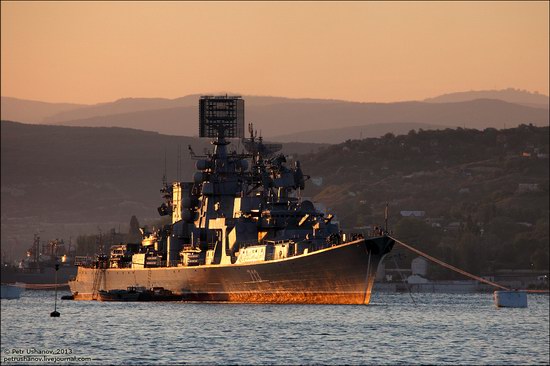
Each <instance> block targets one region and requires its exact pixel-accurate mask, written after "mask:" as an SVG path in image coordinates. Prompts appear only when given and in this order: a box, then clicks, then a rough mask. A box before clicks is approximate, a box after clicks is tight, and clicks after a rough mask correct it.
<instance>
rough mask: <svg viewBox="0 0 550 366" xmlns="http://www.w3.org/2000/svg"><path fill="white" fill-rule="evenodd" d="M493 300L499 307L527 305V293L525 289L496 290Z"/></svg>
mask: <svg viewBox="0 0 550 366" xmlns="http://www.w3.org/2000/svg"><path fill="white" fill-rule="evenodd" d="M493 300H494V301H495V305H496V307H497V308H526V307H527V293H526V292H525V291H500V290H499V291H495V292H494V294H493Z"/></svg>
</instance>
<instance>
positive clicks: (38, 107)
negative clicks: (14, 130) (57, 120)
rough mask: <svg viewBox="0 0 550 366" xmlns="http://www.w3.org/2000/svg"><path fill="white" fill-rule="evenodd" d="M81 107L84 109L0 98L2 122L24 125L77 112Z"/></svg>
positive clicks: (77, 106)
mask: <svg viewBox="0 0 550 366" xmlns="http://www.w3.org/2000/svg"><path fill="white" fill-rule="evenodd" d="M83 107H85V105H84V104H71V103H46V102H39V101H35V100H26V99H18V98H11V97H2V98H0V110H1V111H2V120H12V121H21V122H25V123H39V122H42V121H43V120H44V119H45V118H46V117H48V116H51V115H55V114H57V113H62V112H67V111H71V110H77V109H80V108H83Z"/></svg>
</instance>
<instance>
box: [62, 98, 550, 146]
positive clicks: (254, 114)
mask: <svg viewBox="0 0 550 366" xmlns="http://www.w3.org/2000/svg"><path fill="white" fill-rule="evenodd" d="M247 101H248V99H247ZM198 118H199V117H198V110H197V108H196V107H176V108H170V109H158V110H147V111H140V112H132V113H126V114H115V115H111V116H102V117H92V118H88V119H83V120H74V121H66V122H61V123H59V124H60V125H67V126H90V127H110V126H116V127H126V128H137V129H142V130H146V131H156V132H159V133H163V134H169V135H184V136H194V135H198V128H197V121H198ZM246 120H247V121H248V122H253V123H254V127H255V128H256V129H258V130H259V131H260V132H261V133H262V134H263V136H264V137H266V138H269V139H274V137H275V136H284V135H294V134H300V133H302V132H305V131H318V130H330V129H334V127H336V126H337V127H338V128H345V127H354V126H368V125H373V124H377V125H384V124H387V125H388V128H387V130H386V131H383V130H377V131H379V132H380V135H383V134H385V133H386V132H391V131H392V128H394V126H395V124H402V125H403V124H406V123H413V124H423V125H437V126H443V127H452V128H455V127H465V128H477V129H484V128H488V127H493V128H503V127H514V126H517V125H519V124H522V123H532V124H534V125H536V126H546V125H548V123H549V116H548V111H547V110H545V109H542V108H532V107H526V106H523V105H517V104H512V103H507V102H503V101H500V100H490V99H487V100H481V99H480V100H474V101H468V102H457V103H423V102H399V103H350V102H346V103H340V102H331V103H315V102H293V103H275V104H266V105H254V104H253V103H247V107H246ZM392 124H393V126H392ZM413 128H414V127H413ZM400 132H401V131H400ZM301 136H302V138H300V139H295V140H293V141H296V142H321V141H325V142H326V139H324V140H316V139H315V138H314V137H313V135H308V134H307V133H306V134H305V135H304V134H301ZM357 138H359V137H358V136H357V134H356V132H355V131H354V130H353V129H351V130H350V131H349V134H347V135H342V136H341V137H340V138H339V139H334V140H333V142H332V143H339V142H342V141H345V140H347V139H357ZM284 141H291V140H289V139H285V140H284Z"/></svg>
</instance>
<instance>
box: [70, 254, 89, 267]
mask: <svg viewBox="0 0 550 366" xmlns="http://www.w3.org/2000/svg"><path fill="white" fill-rule="evenodd" d="M91 264H92V258H91V257H88V256H86V255H77V256H75V257H74V265H75V266H82V267H87V266H91Z"/></svg>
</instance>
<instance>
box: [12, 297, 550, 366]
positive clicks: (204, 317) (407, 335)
mask: <svg viewBox="0 0 550 366" xmlns="http://www.w3.org/2000/svg"><path fill="white" fill-rule="evenodd" d="M68 294H69V293H68V292H63V291H62V292H60V294H59V296H62V295H68ZM528 297H529V298H528V301H529V307H528V308H512V309H507V308H501V309H497V308H496V307H495V305H494V303H493V299H492V294H430V293H425V294H412V298H411V295H409V294H407V293H405V294H402V293H398V294H395V293H393V294H391V293H378V294H374V295H373V297H372V300H371V304H370V305H369V306H359V305H340V306H330V305H264V304H222V303H216V304H201V303H181V302H172V303H170V302H141V303H120V302H118V303H117V302H115V303H112V302H111V303H102V302H92V301H58V308H57V309H58V311H59V312H60V313H61V316H60V317H59V318H51V317H50V312H52V311H53V307H54V293H53V291H26V292H24V293H23V294H22V295H21V298H20V299H17V300H2V302H1V303H2V308H1V311H2V317H1V323H2V325H1V332H2V333H1V334H2V338H1V339H2V344H1V349H2V364H41V365H42V364H54V363H56V364H63V363H70V364H163V365H164V364H392V365H393V364H491V365H493V364H499V365H501V364H502V365H504V364H505V365H520V364H529V365H532V364H549V363H550V356H549V348H550V344H549V340H550V331H549V297H548V295H534V294H533V295H532V294H529V295H528ZM413 299H414V302H413ZM25 357H26V358H25Z"/></svg>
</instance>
